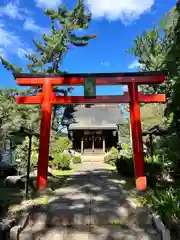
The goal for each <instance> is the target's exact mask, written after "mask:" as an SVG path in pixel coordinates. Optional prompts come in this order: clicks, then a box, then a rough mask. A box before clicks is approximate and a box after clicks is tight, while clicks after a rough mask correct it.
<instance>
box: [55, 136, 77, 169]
mask: <svg viewBox="0 0 180 240" xmlns="http://www.w3.org/2000/svg"><path fill="white" fill-rule="evenodd" d="M71 147H72V143H71V141H69V139H68V138H67V137H60V138H58V139H56V138H54V140H52V143H51V144H50V154H51V156H52V157H53V160H52V165H53V166H55V168H56V169H62V170H66V169H69V168H70V162H71V157H70V155H69V154H68V153H66V152H64V151H65V150H66V151H68V149H70V148H71Z"/></svg>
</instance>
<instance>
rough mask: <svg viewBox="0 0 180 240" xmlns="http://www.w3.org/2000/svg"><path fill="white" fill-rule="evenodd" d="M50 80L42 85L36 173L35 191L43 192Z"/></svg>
mask: <svg viewBox="0 0 180 240" xmlns="http://www.w3.org/2000/svg"><path fill="white" fill-rule="evenodd" d="M49 80H50V79H48V78H45V80H44V85H43V96H44V99H43V103H42V108H41V111H42V112H41V114H42V115H41V127H40V142H39V158H38V172H37V190H38V191H40V190H43V189H45V188H46V187H47V178H48V161H49V138H50V129H51V110H52V106H51V96H52V86H51V82H50V81H49Z"/></svg>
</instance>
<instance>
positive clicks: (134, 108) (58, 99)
mask: <svg viewBox="0 0 180 240" xmlns="http://www.w3.org/2000/svg"><path fill="white" fill-rule="evenodd" d="M15 78H16V83H17V84H18V85H20V86H42V92H41V93H39V94H37V96H18V97H16V102H17V103H18V104H41V106H42V116H41V127H40V144H39V158H38V171H37V190H38V191H39V190H42V189H44V188H46V187H47V177H48V161H49V137H50V129H51V112H52V104H99V103H129V104H130V118H131V131H132V143H133V155H134V169H135V177H136V188H137V189H139V190H145V189H146V185H147V183H146V177H145V176H144V154H143V142H142V130H141V121H140V102H145V103H155V102H166V96H165V94H152V95H143V94H142V93H140V92H138V85H143V84H144V85H149V84H161V83H163V82H164V81H165V75H164V74H163V73H161V72H150V73H146V72H143V73H139V72H138V73H96V74H28V73H27V74H26V73H25V74H24V73H18V74H15ZM87 78H89V79H92V78H95V79H96V85H102V86H104V85H128V92H129V93H128V92H126V93H124V95H117V96H96V97H93V98H86V97H83V96H56V93H55V92H53V90H52V87H53V86H55V85H63V86H75V85H76V86H77V85H84V79H87Z"/></svg>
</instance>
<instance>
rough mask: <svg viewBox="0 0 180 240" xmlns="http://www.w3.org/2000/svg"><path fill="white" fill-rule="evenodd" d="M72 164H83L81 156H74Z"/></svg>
mask: <svg viewBox="0 0 180 240" xmlns="http://www.w3.org/2000/svg"><path fill="white" fill-rule="evenodd" d="M72 162H73V163H74V164H78V163H81V162H82V159H81V156H77V155H74V156H73V157H72Z"/></svg>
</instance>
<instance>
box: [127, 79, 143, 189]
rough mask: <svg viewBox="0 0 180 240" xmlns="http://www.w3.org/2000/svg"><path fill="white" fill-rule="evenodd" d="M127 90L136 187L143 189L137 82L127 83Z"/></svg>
mask: <svg viewBox="0 0 180 240" xmlns="http://www.w3.org/2000/svg"><path fill="white" fill-rule="evenodd" d="M128 90H129V96H130V119H131V133H132V145H133V146H132V147H133V155H134V170H135V175H136V188H137V189H138V190H142V191H143V190H145V189H146V187H147V180H146V177H145V176H144V151H143V141H142V129H141V116H140V103H139V97H138V86H137V84H136V83H135V82H132V83H129V84H128Z"/></svg>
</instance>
